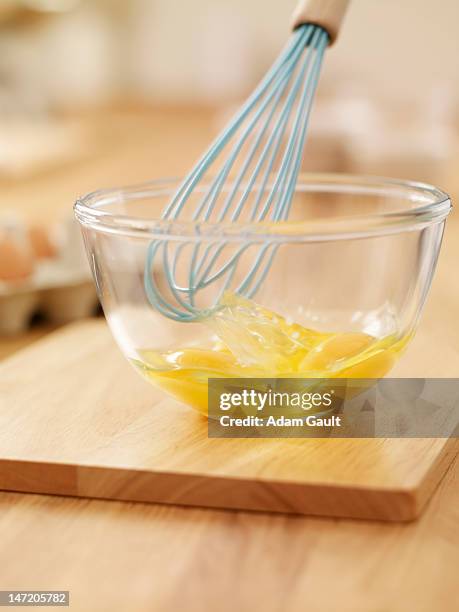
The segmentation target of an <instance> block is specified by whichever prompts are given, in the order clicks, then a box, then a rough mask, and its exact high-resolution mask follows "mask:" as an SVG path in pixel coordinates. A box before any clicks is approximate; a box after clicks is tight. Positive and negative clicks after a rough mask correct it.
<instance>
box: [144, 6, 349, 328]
mask: <svg viewBox="0 0 459 612" xmlns="http://www.w3.org/2000/svg"><path fill="white" fill-rule="evenodd" d="M349 1H350V0H303V1H301V2H300V5H299V6H298V8H297V10H296V13H295V15H294V19H293V27H294V31H293V34H292V36H291V38H290V40H289V41H288V43H287V45H286V47H285V49H284V50H283V51H282V53H281V54H280V56H279V57H278V59H277V60H276V61H275V63H274V64H273V66H272V67H271V69H270V70H269V71H268V73H267V74H266V75H265V77H264V78H263V80H262V81H261V83H260V84H259V85H258V87H257V88H256V89H255V91H254V92H253V93H252V95H251V96H250V97H249V99H248V100H247V101H246V102H245V104H244V105H243V106H242V108H241V109H240V110H239V112H238V113H237V114H236V115H235V117H234V118H233V119H232V121H231V122H230V123H229V124H228V125H227V126H226V128H225V129H224V130H223V132H222V133H221V134H220V135H219V136H218V137H217V139H216V140H215V141H214V142H213V144H212V145H211V146H210V148H209V149H208V150H207V152H206V153H205V154H204V155H203V157H202V158H201V159H200V160H199V162H198V163H197V164H196V166H195V167H194V168H193V170H192V171H191V172H190V173H189V174H188V176H187V177H186V178H185V179H184V181H183V182H182V183H181V185H180V187H179V188H178V190H177V191H176V193H175V195H174V196H173V198H172V200H171V201H170V203H169V204H168V205H167V207H166V208H165V210H164V212H163V215H162V218H163V219H165V220H171V221H176V220H180V219H187V220H190V219H191V220H192V221H193V222H194V223H195V224H196V225H195V228H196V232H199V225H200V224H207V223H237V222H241V220H244V221H246V222H249V223H258V222H265V223H266V222H278V221H285V220H286V219H287V218H288V215H289V212H290V208H291V204H292V199H293V195H294V191H295V186H296V182H297V179H298V174H299V172H300V167H301V161H302V157H303V149H304V143H305V138H306V131H307V125H308V119H309V115H310V111H311V106H312V102H313V99H314V93H315V90H316V87H317V83H318V79H319V73H320V68H321V64H322V59H323V55H324V52H325V49H326V47H327V46H328V45H329V44H331V43H333V42H334V40H335V39H336V36H337V33H338V30H339V27H340V25H341V22H342V19H343V17H344V14H345V12H346V10H347V6H348V4H349ZM210 174H211V175H212V178H211V179H210V180H208V179H207V177H208V176H209V175H210ZM254 247H255V248H254ZM276 249H277V246H276V244H275V243H274V242H272V241H269V240H268V241H267V242H263V243H257V244H254V242H253V240H250V239H247V240H246V241H240V242H239V244H238V246H237V247H236V248H234V245H231V244H229V241H228V240H225V239H224V238H222V237H220V238H218V239H215V240H212V241H207V242H200V241H199V240H195V241H192V240H184V241H181V242H180V241H172V240H170V239H167V238H164V239H156V240H154V241H152V242H151V244H150V245H149V247H148V251H147V258H146V264H145V274H144V285H145V292H146V296H147V298H148V300H149V302H150V304H151V305H152V306H153V307H154V308H155V309H156V310H158V311H159V312H161V313H162V314H163V315H165V316H167V317H168V318H170V319H174V320H177V321H184V322H186V321H196V320H199V319H201V318H202V317H203V316H206V315H207V314H208V313H209V311H211V310H212V308H214V307H215V306H216V305H217V304H218V302H219V300H220V298H221V296H222V295H223V293H224V292H225V291H226V290H227V289H229V288H230V287H231V290H232V291H234V292H235V293H237V294H239V295H242V296H244V297H247V298H250V297H253V296H254V295H255V293H256V292H257V290H258V289H259V287H260V285H261V284H262V282H263V280H264V279H265V278H266V276H267V274H268V272H269V268H270V265H271V262H272V260H273V258H274V255H275V252H276ZM249 253H250V254H249ZM248 257H249V258H250V259H249V264H247V258H248ZM244 258H245V260H244ZM243 260H244V266H243V272H242V276H241V266H240V263H241V261H243ZM155 264H159V265H160V266H161V269H162V270H163V274H164V279H162V282H161V283H159V282H158V281H157V279H156V278H155V274H154V269H155ZM238 275H239V278H238ZM204 296H205V297H204ZM209 296H210V297H209ZM201 297H202V298H203V299H204V300H205V303H204V305H203V304H202V301H203V300H202V299H200V298H201Z"/></svg>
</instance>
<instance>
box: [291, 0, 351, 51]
mask: <svg viewBox="0 0 459 612" xmlns="http://www.w3.org/2000/svg"><path fill="white" fill-rule="evenodd" d="M350 1H351V0H300V2H299V4H298V6H297V8H296V10H295V12H294V14H293V24H292V25H293V28H294V29H295V28H297V27H298V26H300V25H302V24H304V23H313V24H315V25H319V26H321V27H322V28H323V29H324V30H327V32H328V35H329V36H330V44H331V45H332V44H333V43H334V42H335V40H336V37H337V36H338V32H339V30H340V27H341V23H342V21H343V19H344V16H345V14H346V11H347V9H348V6H349V3H350Z"/></svg>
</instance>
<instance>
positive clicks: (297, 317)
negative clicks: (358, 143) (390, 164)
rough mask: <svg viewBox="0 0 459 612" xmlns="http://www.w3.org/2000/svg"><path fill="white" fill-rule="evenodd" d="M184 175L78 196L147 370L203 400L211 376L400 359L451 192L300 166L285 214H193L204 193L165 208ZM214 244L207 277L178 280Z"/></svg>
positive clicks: (190, 400)
mask: <svg viewBox="0 0 459 612" xmlns="http://www.w3.org/2000/svg"><path fill="white" fill-rule="evenodd" d="M177 185H178V182H177V181H175V180H162V181H157V182H152V183H148V184H144V185H140V186H135V187H127V188H122V189H110V190H104V191H98V192H95V193H92V194H89V195H87V196H85V197H83V198H81V199H79V200H78V201H77V202H76V204H75V213H76V217H77V218H78V220H79V222H80V223H81V226H82V231H83V236H84V241H85V244H86V249H87V253H88V257H89V262H90V266H91V269H92V273H93V275H94V280H95V283H96V285H97V290H98V293H99V297H100V301H101V303H102V306H103V309H104V312H105V316H106V318H107V321H108V323H109V326H110V328H111V331H112V333H113V335H114V337H115V339H116V341H117V343H118V345H119V347H120V348H121V350H122V352H123V353H124V355H125V356H126V358H127V359H128V360H129V361H130V362H131V364H133V365H134V366H135V367H136V368H137V369H138V370H139V371H140V372H141V373H142V374H143V375H144V376H145V377H147V378H148V379H149V380H150V381H151V382H153V383H154V384H156V385H157V386H159V387H161V388H162V389H163V390H165V391H166V392H168V393H169V394H171V395H173V396H174V397H175V398H177V399H179V400H181V401H183V402H184V403H186V404H188V405H190V406H192V407H194V408H196V409H198V410H200V411H201V412H203V413H205V412H206V410H207V382H208V379H209V377H217V378H221V377H230V378H236V377H246V376H247V377H260V378H262V377H292V378H293V377H299V378H301V377H305V378H306V377H356V378H380V377H382V376H384V375H386V374H387V372H389V371H390V369H391V368H392V366H393V364H394V363H395V361H396V359H397V357H398V356H399V355H400V353H401V352H402V351H403V349H404V348H405V346H406V344H407V343H408V341H409V340H410V339H411V338H412V336H413V333H414V331H415V329H416V326H417V325H418V321H419V316H420V314H421V310H422V308H423V305H424V302H425V300H426V297H427V294H428V291H429V288H430V284H431V281H432V276H433V273H434V270H435V265H436V262H437V258H438V254H439V250H440V245H441V240H442V235H443V229H444V224H445V219H446V217H447V215H448V213H449V211H450V208H451V203H450V199H449V197H448V196H447V195H446V194H445V193H443V192H442V191H440V190H439V189H436V188H434V187H432V186H429V185H425V184H421V183H413V182H404V181H398V180H391V179H380V178H370V177H361V176H347V175H328V174H327V175H320V174H319V175H303V176H301V177H300V180H299V181H298V184H297V187H296V192H295V196H294V200H293V205H292V209H291V213H290V215H289V219H288V221H285V222H277V223H276V222H275V223H269V222H264V223H258V224H256V223H255V224H254V223H251V222H250V221H248V220H247V219H245V218H244V217H243V216H241V217H240V218H239V219H238V221H237V222H234V223H230V222H221V223H217V222H212V221H211V222H208V223H196V222H194V221H193V220H192V217H191V214H192V210H193V208H194V204H195V202H194V201H193V200H191V201H190V202H189V203H188V206H187V207H186V211H187V214H188V216H183V217H181V218H180V220H177V221H171V220H162V219H161V213H162V211H163V209H164V207H165V206H166V204H167V203H168V202H169V201H170V198H171V196H172V195H173V194H174V192H175V190H176V188H177ZM205 187H206V185H205V184H204V185H202V186H201V191H200V192H196V193H195V194H194V195H193V198H197V197H199V195H200V194H202V192H203V190H205ZM225 189H226V190H229V189H231V185H227V186H226V188H225ZM254 192H255V193H256V187H255V189H254ZM152 245H156V246H157V247H158V248H156V247H155V248H153V251H154V252H155V253H156V256H155V257H151V253H152ZM263 249H264V251H263ZM166 251H167V253H168V256H167V257H166V256H165V253H166ZM262 251H263V252H264V253H265V254H267V255H266V257H267V259H263V262H264V264H266V265H264V267H260V268H259V273H260V274H262V275H263V278H261V280H260V282H259V286H258V288H257V290H256V291H255V292H254V294H253V295H251V296H250V295H249V296H247V292H246V295H245V297H244V296H242V297H241V296H240V295H239V294H238V291H237V288H238V287H240V285H241V283H242V282H243V281H244V279H247V275H248V273H249V272H250V271H251V270H253V268H254V265H255V264H256V262H257V261H258V259H257V257H259V255H260V252H262ZM171 253H172V254H174V253H175V255H176V258H175V260H174V258H173V256H172V255H171ZM206 253H207V255H206ZM268 256H269V257H268ZM202 257H205V258H206V259H205V260H202V259H200V258H202ZM212 257H214V259H213V264H212V266H213V267H212V266H211V272H210V273H208V275H207V277H205V278H206V279H209V278H210V277H212V276H214V279H213V281H212V282H209V283H208V286H207V288H206V289H203V290H202V291H196V294H194V293H193V296H191V295H190V293H188V294H187V293H186V292H184V291H182V292H181V293H180V292H179V290H177V289H176V290H175V293H174V290H173V289H174V287H172V289H171V278H172V275H175V277H176V280H177V286H179V287H182V288H183V289H186V288H187V287H189V286H190V284H193V282H196V281H195V280H193V279H195V278H197V277H199V274H198V273H196V264H197V262H198V261H200V262H201V268H200V271H199V270H198V272H202V271H203V270H204V269H205V268H206V265H208V262H209V261H210V260H212ZM268 260H269V261H268ZM147 262H148V263H147ZM174 262H175V263H174ZM228 262H230V263H231V262H233V264H232V265H230V266H228V268H227V270H226V273H224V274H223V273H222V274H221V275H220V276H219V275H218V274H216V272H217V271H218V270H220V271H221V270H222V269H224V266H225V264H226V263H228ZM192 266H194V268H193V269H194V272H195V273H196V274H194V275H193V277H192V276H190V267H192ZM202 278H204V276H203V277H202ZM152 287H154V288H155V290H156V292H155V295H154V296H153V297H152ZM243 293H244V292H243ZM182 298H184V301H183V302H181V301H180V300H181V299H182ZM190 304H191V306H190ZM190 312H194V314H193V316H192V317H188V318H187V314H189V313H190ZM196 312H197V313H198V314H197V315H196ZM167 313H178V314H177V315H174V316H169V315H168V314H167ZM199 313H201V315H199Z"/></svg>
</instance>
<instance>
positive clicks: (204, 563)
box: [0, 114, 459, 612]
mask: <svg viewBox="0 0 459 612" xmlns="http://www.w3.org/2000/svg"><path fill="white" fill-rule="evenodd" d="M180 116H182V120H181V121H182V122H181V123H180V118H179V117H180ZM168 117H169V119H168V121H169V124H168V125H169V126H172V127H171V129H170V130H169V132H168V134H169V137H168V144H167V146H166V148H165V150H164V147H163V149H161V150H160V152H157V153H156V154H154V150H155V143H154V142H152V140H151V139H150V137H149V136H148V137H146V136H145V126H146V125H147V123H148V126H149V129H150V130H153V132H151V131H150V132H148V133H149V134H151V133H155V134H156V136H155V138H159V136H158V134H159V133H160V132H161V130H163V131H162V133H164V128H163V127H162V123H163V122H164V121H165V118H164V116H161V114H159V115H157V116H155V117H154V118H153V119H151V120H150V119H149V120H148V122H147V123H145V122H144V123H142V121H140V120H139V119H132V118H131V119H129V118H124V119H123V121H124V122H125V125H124V127H123V128H122V129H121V128H120V131H121V132H122V134H121V133H120V132H117V134H113V136H112V140H111V141H110V143H109V145H105V146H104V150H103V152H101V153H100V155H99V157H97V156H96V157H95V158H93V159H92V160H88V161H84V162H81V163H80V164H78V166H75V167H72V168H62V169H59V170H56V171H53V172H50V174H49V175H46V176H45V175H40V176H37V177H35V178H33V179H31V180H30V181H27V182H23V183H20V184H14V185H13V184H10V185H7V184H3V185H2V184H0V198H1V199H2V200H3V201H5V197H6V196H7V197H8V203H9V205H11V206H14V207H18V208H19V209H21V210H23V211H24V212H25V214H27V215H29V216H31V217H34V216H36V215H41V214H43V213H44V212H45V211H46V214H51V215H57V214H60V212H61V211H63V210H65V209H67V210H68V211H70V207H71V204H72V201H73V197H74V195H75V194H76V193H81V192H84V191H87V190H90V189H92V188H95V187H100V186H104V185H110V184H112V183H114V182H117V181H116V180H115V181H114V180H113V177H117V176H123V181H124V182H130V181H140V180H143V179H147V178H148V177H149V176H152V175H161V174H169V173H171V174H174V173H175V172H169V170H168V169H169V166H170V167H171V168H172V167H174V168H175V170H176V171H181V170H183V169H184V168H185V167H186V165H187V164H188V163H189V160H190V159H193V157H194V156H195V154H196V153H197V152H198V151H199V150H200V149H201V148H202V146H203V145H204V144H205V142H207V141H208V136H209V132H210V131H211V128H210V125H209V120H208V119H207V118H206V117H205V116H204V115H199V116H197V118H196V121H194V122H192V127H190V121H189V117H186V116H185V117H184V118H183V115H180V114H177V116H175V115H172V116H169V115H168ZM199 117H200V118H199ZM119 125H121V124H119ZM154 130H157V131H156V132H154ZM123 134H124V136H123ZM186 139H188V143H191V144H188V145H187V147H188V148H187V150H186V154H185V153H183V152H182V153H181V156H182V158H181V159H180V160H177V159H175V160H172V159H171V156H172V155H175V151H177V150H179V151H180V147H177V144H178V143H179V142H183V141H184V140H186ZM158 150H159V149H158ZM185 158H186V159H185ZM446 187H447V186H446ZM44 194H46V197H44ZM458 234H459V222H458V220H456V218H455V217H454V216H453V217H452V218H451V221H450V222H449V227H448V231H447V234H446V240H445V243H444V248H443V252H442V255H441V258H440V263H439V268H438V271H437V274H436V278H435V281H434V284H433V289H432V294H431V296H430V298H429V302H428V306H427V309H426V312H425V315H424V317H423V321H422V325H423V326H425V327H427V328H429V329H434V330H435V333H437V334H438V335H439V336H441V337H442V338H447V340H448V343H449V346H450V349H451V351H454V352H457V351H458V349H459V326H458V324H457V312H458V307H459V282H458V280H457V274H456V273H455V270H456V268H457V261H458V255H459V240H458V238H457V237H458ZM33 333H37V332H33ZM26 342H27V341H26V339H24V343H26ZM11 346H13V343H11ZM15 348H17V344H14V349H15ZM2 349H3V353H4V354H6V353H7V352H11V351H9V350H8V348H5V344H2V343H1V342H0V350H2ZM425 350H435V347H426V348H425ZM431 375H436V376H441V375H449V376H457V375H458V373H457V372H448V373H445V372H435V373H433V372H432V373H431ZM0 530H1V534H2V540H3V542H2V543H3V546H2V547H1V549H0V589H22V590H24V589H53V590H57V589H66V590H70V592H71V609H72V610H81V611H85V612H88V611H89V612H91V611H92V610H94V611H97V612H103V611H105V610H107V611H108V610H110V612H117V611H120V612H121V611H123V612H124V611H126V610H129V611H130V610H132V611H135V612H143V611H145V612H146V611H152V610H154V611H155V612H162V611H166V612H169V611H171V612H172V611H174V612H175V611H176V610H184V611H196V612H202V611H203V610H212V611H213V610H218V611H223V612H225V611H226V610H228V611H231V612H232V611H233V610H241V611H246V610H247V611H251V612H252V611H253V610H263V612H271V611H282V612H290V611H292V612H296V611H303V610H308V612H315V611H323V612H329V611H331V610H337V609H339V610H341V611H343V612H346V611H349V612H350V611H352V612H407V611H411V610H416V612H434V611H437V610H442V612H453V611H454V612H455V611H456V610H457V609H459V583H458V579H457V567H458V566H459V460H457V461H456V462H455V464H454V465H453V466H452V467H451V469H450V470H449V472H448V474H447V475H446V477H445V479H444V480H443V482H442V484H441V485H440V488H439V490H438V491H437V493H436V494H435V496H434V498H433V500H432V501H431V503H430V504H429V507H428V508H427V510H426V512H425V513H424V515H423V516H422V518H421V519H420V520H419V521H417V522H414V523H410V524H397V525H391V524H380V523H375V522H371V523H370V522H365V521H349V520H336V519H335V520H332V519H317V518H304V517H287V516H282V515H267V514H256V513H248V512H227V511H216V510H201V509H190V508H180V507H167V506H158V505H146V504H134V503H125V502H102V501H89V500H78V499H70V498H58V497H45V496H37V495H22V494H13V493H0Z"/></svg>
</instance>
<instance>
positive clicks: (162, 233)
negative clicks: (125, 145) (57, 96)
mask: <svg viewBox="0 0 459 612" xmlns="http://www.w3.org/2000/svg"><path fill="white" fill-rule="evenodd" d="M181 180H182V179H181V178H177V177H173V178H163V179H157V180H153V181H148V182H145V183H140V184H135V185H129V186H126V187H118V188H116V187H115V188H110V189H100V190H97V191H92V192H90V193H88V194H87V195H84V196H82V197H79V198H78V199H77V200H76V202H75V204H74V213H75V216H76V218H77V220H78V221H79V222H80V224H81V225H82V226H84V227H88V228H92V229H93V230H95V231H98V232H104V233H109V234H121V235H126V236H137V237H140V236H143V237H148V238H150V239H152V240H154V239H161V240H164V239H165V238H167V239H168V240H174V241H175V240H177V241H181V240H183V241H187V242H189V241H195V242H201V241H208V240H211V241H214V240H219V241H221V240H222V239H223V240H225V241H231V242H241V241H250V242H265V241H266V240H269V241H270V242H316V241H330V240H339V239H354V238H366V237H370V236H383V235H387V234H393V233H402V232H407V231H419V230H420V229H423V228H424V227H427V226H429V225H432V224H435V223H440V222H442V221H444V220H445V218H446V217H447V215H448V214H449V212H450V211H451V208H452V204H451V198H450V196H449V195H448V194H447V193H445V192H444V191H442V190H441V189H438V188H437V187H434V186H433V185H430V184H428V183H423V182H419V181H407V180H401V179H393V178H386V177H379V176H371V175H359V174H340V173H304V174H300V176H299V177H298V182H297V186H296V190H297V191H302V192H314V191H315V192H317V193H324V192H328V193H348V194H349V193H356V194H359V195H365V194H367V195H373V196H375V195H389V196H392V197H395V196H398V197H403V198H404V199H406V200H407V201H409V202H411V203H413V201H414V202H419V203H420V205H419V206H414V207H412V208H409V209H406V210H403V209H402V210H400V211H392V212H386V213H384V212H382V213H381V212H378V213H370V214H352V215H342V214H341V215H335V216H332V217H327V218H325V219H314V220H309V221H308V220H306V221H288V220H287V221H275V222H273V221H263V222H248V223H234V222H231V221H225V222H220V223H209V222H202V221H199V222H197V221H182V220H171V219H162V218H160V217H158V218H151V219H149V218H147V219H145V218H141V217H133V216H130V215H124V214H113V213H110V212H107V211H105V210H102V209H101V208H99V207H101V206H103V205H106V204H113V203H116V202H121V201H127V200H135V199H142V198H146V197H159V196H164V195H166V194H169V193H170V194H171V195H172V194H173V193H174V191H175V189H176V188H177V187H178V186H179V184H180V181H181ZM402 190H403V192H402ZM426 202H427V203H426Z"/></svg>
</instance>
